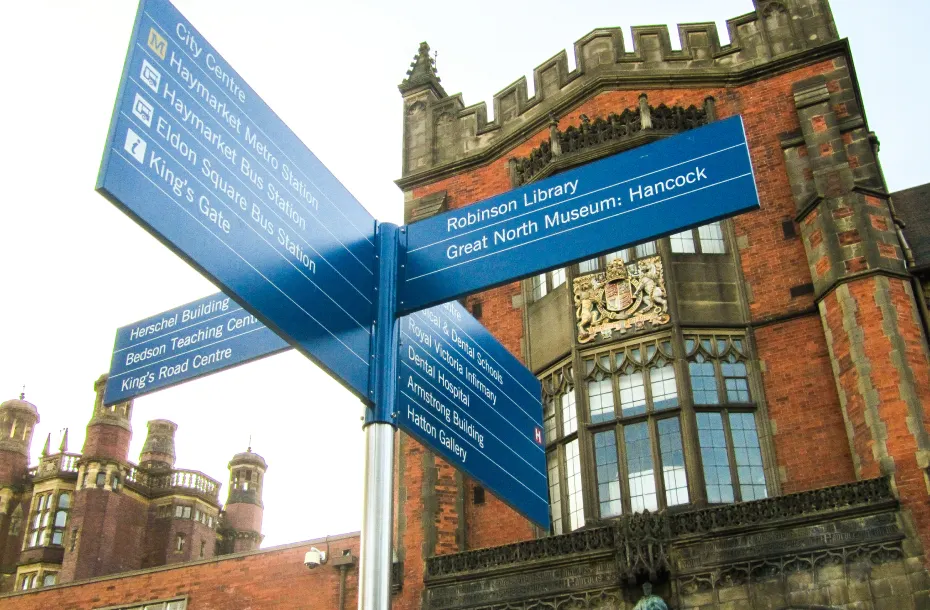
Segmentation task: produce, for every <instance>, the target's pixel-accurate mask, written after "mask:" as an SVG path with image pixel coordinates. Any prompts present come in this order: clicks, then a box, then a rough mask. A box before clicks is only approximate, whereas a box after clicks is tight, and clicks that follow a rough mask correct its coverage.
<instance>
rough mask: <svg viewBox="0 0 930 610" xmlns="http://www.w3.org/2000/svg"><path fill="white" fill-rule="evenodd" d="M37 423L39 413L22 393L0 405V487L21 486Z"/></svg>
mask: <svg viewBox="0 0 930 610" xmlns="http://www.w3.org/2000/svg"><path fill="white" fill-rule="evenodd" d="M37 423H39V411H38V409H36V406H35V405H34V404H32V403H31V402H27V401H26V395H25V393H23V394H20V395H19V398H14V399H12V400H7V401H6V402H4V403H3V404H0V487H3V486H6V485H15V484H18V483H20V482H22V479H23V475H25V474H26V468H27V464H28V462H29V448H30V446H31V445H32V435H33V432H34V431H35V427H36V424H37Z"/></svg>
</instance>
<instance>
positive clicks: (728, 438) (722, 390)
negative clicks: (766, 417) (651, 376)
mask: <svg viewBox="0 0 930 610" xmlns="http://www.w3.org/2000/svg"><path fill="white" fill-rule="evenodd" d="M685 351H686V352H687V356H686V357H687V358H688V369H689V373H690V377H691V392H692V396H693V398H694V404H695V409H697V411H698V412H697V414H696V421H697V428H698V442H699V445H700V454H701V462H702V465H703V474H704V484H705V489H706V493H707V501H708V502H709V503H711V504H714V503H726V502H742V501H747V500H757V499H761V498H765V497H767V496H768V490H767V486H766V482H765V471H764V468H763V464H762V449H761V446H760V443H759V434H758V430H757V428H756V420H755V412H754V409H753V408H752V407H753V406H754V405H753V403H752V395H751V392H750V384H749V370H748V367H747V361H748V348H747V345H746V341H745V339H744V338H743V337H742V336H741V335H730V334H724V333H713V334H710V333H707V334H704V333H702V334H699V335H686V336H685Z"/></svg>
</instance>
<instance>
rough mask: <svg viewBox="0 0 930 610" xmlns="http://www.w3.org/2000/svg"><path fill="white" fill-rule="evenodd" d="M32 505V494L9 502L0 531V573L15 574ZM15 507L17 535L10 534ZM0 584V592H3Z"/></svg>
mask: <svg viewBox="0 0 930 610" xmlns="http://www.w3.org/2000/svg"><path fill="white" fill-rule="evenodd" d="M31 503H32V494H31V493H27V494H23V495H22V496H20V497H19V498H16V499H14V500H13V501H11V502H10V506H9V508H8V511H9V512H8V514H7V515H4V516H3V521H2V523H3V529H2V530H0V572H2V573H6V574H14V573H15V572H16V563H17V562H18V561H19V552H20V549H22V548H23V539H24V538H25V537H26V531H27V529H28V524H27V522H26V520H27V519H28V517H29V505H30V504H31ZM17 507H19V508H20V512H19V514H20V522H19V533H18V534H16V535H13V534H12V533H11V525H12V518H13V515H15V514H16V513H17ZM3 590H4V589H3V588H2V584H0V591H3Z"/></svg>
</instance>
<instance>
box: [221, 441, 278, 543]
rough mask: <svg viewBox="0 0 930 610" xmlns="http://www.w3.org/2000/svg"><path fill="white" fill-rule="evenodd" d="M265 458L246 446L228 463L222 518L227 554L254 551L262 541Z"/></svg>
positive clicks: (266, 465)
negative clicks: (224, 506)
mask: <svg viewBox="0 0 930 610" xmlns="http://www.w3.org/2000/svg"><path fill="white" fill-rule="evenodd" d="M266 470H268V464H267V463H266V462H265V459H264V458H263V457H262V456H260V455H258V454H257V453H253V452H252V448H251V447H249V448H248V449H247V450H246V451H244V452H242V453H237V454H236V455H235V456H234V457H233V459H232V460H230V462H229V496H228V498H227V500H226V517H225V520H224V533H223V537H224V546H225V551H226V552H229V553H238V552H241V551H251V550H255V549H257V548H258V547H259V545H260V544H261V541H262V538H263V537H264V536H262V533H261V532H262V517H263V514H264V506H265V505H264V504H263V503H262V487H263V486H264V483H265V471H266Z"/></svg>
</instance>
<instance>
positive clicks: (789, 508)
mask: <svg viewBox="0 0 930 610" xmlns="http://www.w3.org/2000/svg"><path fill="white" fill-rule="evenodd" d="M883 501H891V502H893V501H894V494H893V493H892V491H891V486H890V485H889V484H888V479H887V478H884V477H883V478H878V479H868V480H865V481H858V482H856V483H848V484H846V485H836V486H834V487H824V488H822V489H814V490H811V491H802V492H799V493H794V494H788V495H784V496H776V497H774V498H766V499H764V500H755V501H753V502H742V503H740V504H728V505H726V506H720V507H716V508H709V509H705V510H699V511H692V512H687V513H682V514H680V515H676V516H675V517H674V518H673V519H671V520H670V522H669V523H670V527H671V533H672V536H675V537H678V536H685V535H688V534H704V533H707V532H711V531H714V530H718V529H723V528H728V527H738V526H747V525H756V524H762V523H768V522H771V521H777V520H781V519H789V518H792V517H801V516H805V515H811V514H815V513H820V512H823V511H830V510H839V509H843V508H849V507H853V506H864V505H874V504H876V503H879V502H883Z"/></svg>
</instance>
